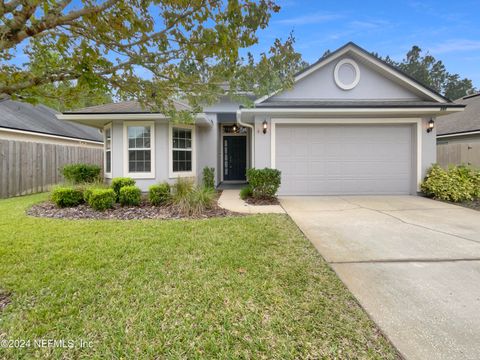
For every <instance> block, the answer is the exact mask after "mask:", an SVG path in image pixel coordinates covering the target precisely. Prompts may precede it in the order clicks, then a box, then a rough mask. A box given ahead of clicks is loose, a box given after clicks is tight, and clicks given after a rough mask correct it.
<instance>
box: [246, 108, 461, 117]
mask: <svg viewBox="0 0 480 360" xmlns="http://www.w3.org/2000/svg"><path fill="white" fill-rule="evenodd" d="M441 107H442V106H438V107H428V108H415V107H412V108H321V109H319V108H249V109H242V110H241V113H242V114H277V115H278V114H311V115H322V114H329V115H333V114H338V115H355V114H358V115H365V114H387V115H388V114H412V115H436V116H438V115H446V114H450V113H455V112H461V111H463V110H464V109H463V108H451V109H446V110H442V109H441Z"/></svg>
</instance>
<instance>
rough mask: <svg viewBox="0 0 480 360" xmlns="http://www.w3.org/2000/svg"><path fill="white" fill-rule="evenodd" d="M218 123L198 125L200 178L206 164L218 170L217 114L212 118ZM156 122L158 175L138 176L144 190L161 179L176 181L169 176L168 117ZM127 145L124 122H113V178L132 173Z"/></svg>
mask: <svg viewBox="0 0 480 360" xmlns="http://www.w3.org/2000/svg"><path fill="white" fill-rule="evenodd" d="M210 118H211V119H212V120H214V122H215V125H213V126H211V127H207V126H205V127H201V126H197V127H196V129H195V132H196V134H195V155H196V169H195V170H196V174H195V175H196V177H197V179H198V180H201V175H202V170H203V168H204V167H205V166H210V167H214V168H215V172H216V173H217V163H216V153H217V131H218V130H217V129H218V126H216V118H215V116H213V117H212V116H211V117H210ZM154 124H155V135H154V136H155V178H152V179H135V181H136V183H137V185H138V186H139V187H140V189H142V191H147V190H148V187H149V186H150V185H153V184H157V183H159V182H163V181H168V182H170V183H172V182H174V181H175V178H171V177H170V176H169V166H170V164H169V138H168V137H169V124H168V123H167V122H166V121H165V120H156V121H154ZM124 157H125V148H124V121H122V120H115V121H113V122H112V177H120V176H128V174H125V172H124V162H125V159H124Z"/></svg>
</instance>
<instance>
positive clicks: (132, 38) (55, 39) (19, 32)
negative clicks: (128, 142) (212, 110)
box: [0, 0, 299, 111]
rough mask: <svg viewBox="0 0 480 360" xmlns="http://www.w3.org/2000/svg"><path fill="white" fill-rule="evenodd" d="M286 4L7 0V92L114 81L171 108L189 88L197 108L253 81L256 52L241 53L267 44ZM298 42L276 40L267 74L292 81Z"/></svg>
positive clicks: (104, 85) (3, 32) (2, 51)
mask: <svg viewBox="0 0 480 360" xmlns="http://www.w3.org/2000/svg"><path fill="white" fill-rule="evenodd" d="M277 11H279V7H278V6H277V5H276V4H275V2H274V1H273V0H228V1H226V2H225V1H220V0H80V1H72V0H62V1H53V0H10V1H8V2H5V1H3V0H0V59H1V65H0V66H1V68H0V69H1V70H0V93H6V94H9V95H12V96H22V97H24V98H26V99H29V98H42V96H49V95H50V96H54V95H55V92H53V95H52V92H51V91H52V88H51V86H52V84H53V86H55V88H54V89H55V90H57V89H58V88H59V87H61V84H65V86H67V85H69V86H70V87H71V88H72V89H73V90H72V89H70V91H71V93H72V96H74V93H75V89H77V88H78V89H79V91H80V90H81V91H85V89H98V88H99V89H111V90H112V91H113V92H114V94H115V96H117V97H119V98H137V99H139V100H140V101H142V102H145V103H149V104H150V105H152V104H153V105H155V106H156V107H157V109H158V110H162V111H163V110H164V111H170V110H172V108H173V106H172V103H171V100H172V99H174V98H175V97H179V96H181V97H184V98H187V100H188V101H189V102H190V103H191V104H193V105H194V106H195V108H196V109H198V108H199V107H198V106H196V105H198V104H201V103H203V102H205V101H207V102H208V101H213V100H214V99H215V98H216V97H217V96H218V94H219V92H220V91H221V87H220V86H219V85H220V84H222V83H224V81H225V79H230V78H231V79H233V80H232V82H231V83H232V86H233V87H235V86H240V87H241V84H245V83H247V82H248V81H249V80H248V79H247V75H246V72H245V69H246V68H247V67H250V66H251V65H252V63H251V62H250V61H253V60H252V59H253V58H250V61H246V63H245V62H242V59H241V57H240V55H239V54H240V51H241V49H243V48H248V47H250V46H252V45H254V44H256V43H257V42H258V38H257V31H258V30H259V29H264V28H265V27H266V26H267V25H268V22H269V19H270V17H271V15H272V13H274V12H277ZM292 44H293V38H292V37H290V38H289V39H287V40H286V41H285V42H281V41H279V40H277V41H275V42H274V45H273V46H272V49H271V50H270V52H269V53H270V54H268V53H267V54H262V55H261V56H260V59H257V62H258V64H259V66H258V68H263V69H264V70H265V71H271V70H274V72H278V73H279V74H281V75H277V74H270V73H266V74H264V77H262V78H261V79H259V81H260V82H264V83H270V84H271V83H272V82H275V81H276V80H275V79H278V78H279V77H280V78H282V79H283V81H284V84H286V85H288V84H289V83H291V80H292V74H290V72H289V71H288V69H289V64H290V62H289V61H290V60H292V59H293V60H294V61H295V59H298V57H299V55H298V54H296V53H295V52H294V51H293V46H292ZM22 53H23V56H26V58H27V61H26V62H25V63H23V64H20V63H19V62H18V58H19V57H21V55H22ZM272 57H273V60H272ZM279 58H281V59H283V60H285V61H286V62H284V63H278V62H275V61H276V60H275V59H279ZM262 64H263V65H262ZM266 64H270V65H279V68H275V69H273V68H272V66H266ZM284 66H285V68H286V69H287V70H284V69H285V68H283V67H284ZM257 74H258V73H257ZM235 77H237V78H235ZM267 87H268V86H263V85H261V84H260V86H259V87H258V88H260V89H266V88H267Z"/></svg>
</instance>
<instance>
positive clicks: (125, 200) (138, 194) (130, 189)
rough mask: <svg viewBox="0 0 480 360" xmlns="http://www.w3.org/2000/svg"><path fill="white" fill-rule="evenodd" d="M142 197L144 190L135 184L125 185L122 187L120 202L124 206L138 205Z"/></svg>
mask: <svg viewBox="0 0 480 360" xmlns="http://www.w3.org/2000/svg"><path fill="white" fill-rule="evenodd" d="M141 199H142V191H141V190H140V189H139V188H138V187H136V186H135V185H130V186H123V187H122V188H121V189H120V199H119V200H120V204H122V205H123V206H138V205H140V201H141Z"/></svg>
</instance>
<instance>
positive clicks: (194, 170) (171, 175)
mask: <svg viewBox="0 0 480 360" xmlns="http://www.w3.org/2000/svg"><path fill="white" fill-rule="evenodd" d="M173 128H179V129H190V130H191V131H192V171H182V172H179V171H177V172H174V171H173ZM195 136H196V135H195V125H185V124H172V123H170V124H169V126H168V177H169V178H170V179H176V178H180V177H195V176H196V175H197V167H196V166H197V161H196V159H197V150H196V139H195Z"/></svg>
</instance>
